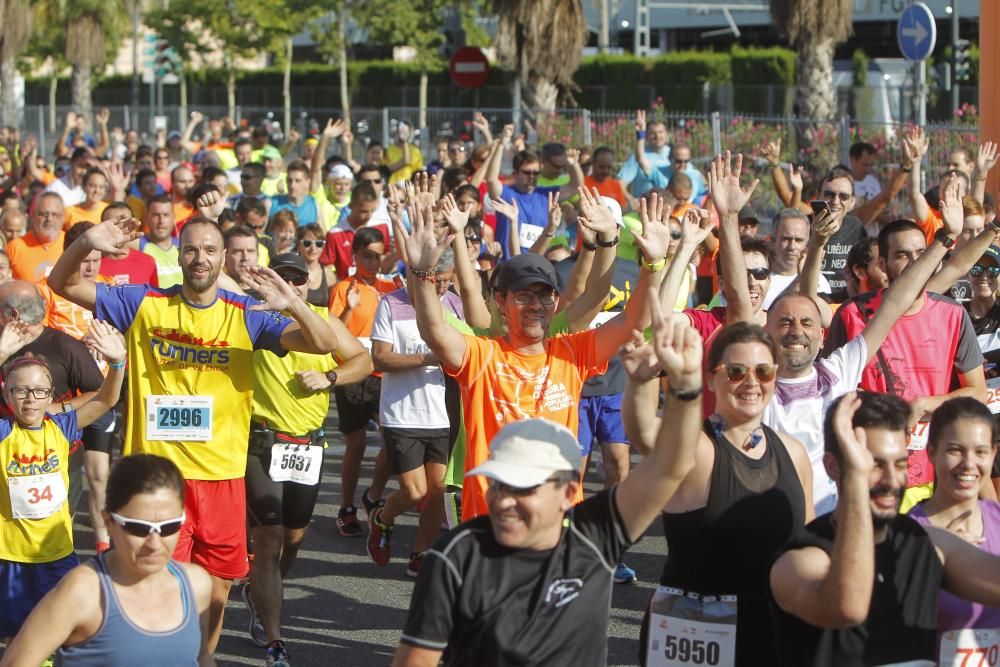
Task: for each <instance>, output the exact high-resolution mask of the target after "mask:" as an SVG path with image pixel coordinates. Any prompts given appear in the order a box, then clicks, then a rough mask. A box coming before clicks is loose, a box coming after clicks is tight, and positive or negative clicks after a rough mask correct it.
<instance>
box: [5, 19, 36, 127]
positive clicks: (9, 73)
mask: <svg viewBox="0 0 1000 667" xmlns="http://www.w3.org/2000/svg"><path fill="white" fill-rule="evenodd" d="M33 18H34V14H33V12H32V11H31V3H30V2H29V1H28V0H0V23H2V24H3V31H2V32H0V95H2V98H0V109H2V113H0V115H2V117H3V122H4V124H6V125H14V126H15V127H16V126H17V125H19V124H20V123H19V118H18V104H17V94H16V93H17V91H16V89H15V87H14V79H15V78H16V76H17V57H18V56H19V55H20V54H21V52H22V51H24V49H25V47H26V46H27V45H28V39H29V38H30V37H31V27H32V19H33Z"/></svg>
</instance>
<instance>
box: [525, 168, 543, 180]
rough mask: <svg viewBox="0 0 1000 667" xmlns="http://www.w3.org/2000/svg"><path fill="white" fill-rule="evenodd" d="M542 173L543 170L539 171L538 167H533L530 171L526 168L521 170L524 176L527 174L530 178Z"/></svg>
mask: <svg viewBox="0 0 1000 667" xmlns="http://www.w3.org/2000/svg"><path fill="white" fill-rule="evenodd" d="M540 173H542V172H541V171H539V170H537V169H532V170H530V171H528V170H525V169H522V170H521V174H523V175H524V176H527V177H528V178H535V177H537V176H538V175H539V174H540Z"/></svg>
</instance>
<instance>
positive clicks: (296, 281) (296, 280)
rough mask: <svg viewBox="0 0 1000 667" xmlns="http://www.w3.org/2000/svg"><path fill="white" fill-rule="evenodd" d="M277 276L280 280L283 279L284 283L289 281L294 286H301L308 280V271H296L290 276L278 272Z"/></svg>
mask: <svg viewBox="0 0 1000 667" xmlns="http://www.w3.org/2000/svg"><path fill="white" fill-rule="evenodd" d="M278 277H279V278H281V279H282V280H284V281H285V282H286V283H291V284H292V285H295V286H296V287H302V286H303V285H305V284H306V283H307V282H309V274H308V273H296V274H295V275H293V276H290V275H287V274H284V275H283V274H281V273H279V274H278Z"/></svg>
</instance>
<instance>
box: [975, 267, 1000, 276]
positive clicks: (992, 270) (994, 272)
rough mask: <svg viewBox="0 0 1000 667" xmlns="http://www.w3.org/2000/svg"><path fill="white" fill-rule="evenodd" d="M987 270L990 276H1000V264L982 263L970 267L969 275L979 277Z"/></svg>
mask: <svg viewBox="0 0 1000 667" xmlns="http://www.w3.org/2000/svg"><path fill="white" fill-rule="evenodd" d="M983 272H985V273H986V274H987V275H988V276H989V277H990V278H996V277H997V276H1000V266H983V265H982V264H974V265H973V266H972V268H971V269H969V275H970V276H972V277H973V278H978V277H979V276H981V275H983Z"/></svg>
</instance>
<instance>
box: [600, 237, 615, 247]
mask: <svg viewBox="0 0 1000 667" xmlns="http://www.w3.org/2000/svg"><path fill="white" fill-rule="evenodd" d="M597 245H599V246H601V247H602V248H614V247H615V246H616V245H618V236H617V235H615V237H614V238H613V239H611V240H610V241H602V240H601V238H600V237H597Z"/></svg>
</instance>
